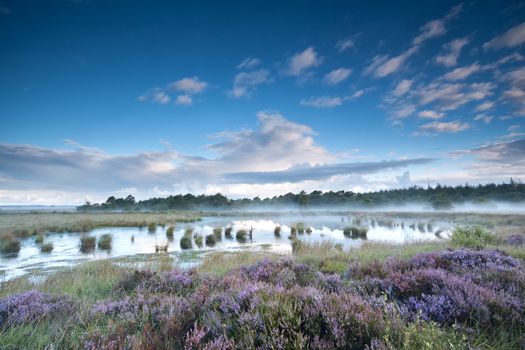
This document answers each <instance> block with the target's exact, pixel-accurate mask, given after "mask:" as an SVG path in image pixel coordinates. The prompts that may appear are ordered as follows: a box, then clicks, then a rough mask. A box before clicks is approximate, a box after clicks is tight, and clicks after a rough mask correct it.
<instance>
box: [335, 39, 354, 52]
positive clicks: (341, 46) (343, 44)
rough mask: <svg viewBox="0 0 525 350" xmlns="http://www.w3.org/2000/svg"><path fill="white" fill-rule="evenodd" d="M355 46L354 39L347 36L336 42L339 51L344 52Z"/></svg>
mask: <svg viewBox="0 0 525 350" xmlns="http://www.w3.org/2000/svg"><path fill="white" fill-rule="evenodd" d="M354 47H355V43H354V41H353V40H352V39H350V38H346V39H343V40H339V41H338V42H337V44H335V48H336V49H337V51H339V52H343V51H346V50H349V49H352V48H354Z"/></svg>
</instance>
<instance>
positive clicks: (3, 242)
mask: <svg viewBox="0 0 525 350" xmlns="http://www.w3.org/2000/svg"><path fill="white" fill-rule="evenodd" d="M19 251H20V241H19V240H18V239H16V237H15V236H14V235H12V234H5V235H3V236H2V238H1V239H0V252H2V253H4V254H15V253H18V252H19Z"/></svg>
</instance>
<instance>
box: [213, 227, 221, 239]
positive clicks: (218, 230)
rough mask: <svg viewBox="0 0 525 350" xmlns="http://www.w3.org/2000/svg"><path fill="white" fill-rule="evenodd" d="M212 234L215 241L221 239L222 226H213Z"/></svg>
mask: <svg viewBox="0 0 525 350" xmlns="http://www.w3.org/2000/svg"><path fill="white" fill-rule="evenodd" d="M213 235H214V236H215V238H216V240H217V241H221V240H222V228H220V227H215V228H214V229H213Z"/></svg>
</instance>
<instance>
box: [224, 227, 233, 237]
mask: <svg viewBox="0 0 525 350" xmlns="http://www.w3.org/2000/svg"><path fill="white" fill-rule="evenodd" d="M232 230H233V228H232V227H226V228H225V229H224V236H225V237H226V238H228V239H233V237H232Z"/></svg>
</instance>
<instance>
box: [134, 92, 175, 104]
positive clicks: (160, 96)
mask: <svg viewBox="0 0 525 350" xmlns="http://www.w3.org/2000/svg"><path fill="white" fill-rule="evenodd" d="M138 100H139V101H142V102H144V101H151V102H155V103H158V104H161V105H163V104H166V103H169V102H170V101H171V98H170V97H169V96H168V94H166V92H165V91H164V90H162V89H161V88H155V89H152V90H150V91H148V92H146V93H145V94H143V95H140V96H139V97H138Z"/></svg>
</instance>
